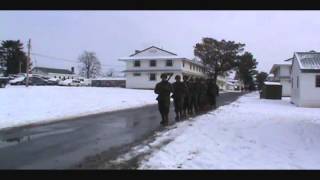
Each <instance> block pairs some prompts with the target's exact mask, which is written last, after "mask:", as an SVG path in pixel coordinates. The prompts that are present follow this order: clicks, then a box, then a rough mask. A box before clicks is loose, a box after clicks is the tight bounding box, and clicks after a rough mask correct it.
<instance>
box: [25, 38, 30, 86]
mask: <svg viewBox="0 0 320 180" xmlns="http://www.w3.org/2000/svg"><path fill="white" fill-rule="evenodd" d="M30 49H31V39H29V41H28V57H27V70H26V73H27V79H26V87H28V86H29V64H30Z"/></svg>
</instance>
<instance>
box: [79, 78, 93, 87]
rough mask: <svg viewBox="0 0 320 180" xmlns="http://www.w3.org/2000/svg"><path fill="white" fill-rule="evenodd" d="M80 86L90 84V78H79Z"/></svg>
mask: <svg viewBox="0 0 320 180" xmlns="http://www.w3.org/2000/svg"><path fill="white" fill-rule="evenodd" d="M80 85H81V86H91V79H80Z"/></svg>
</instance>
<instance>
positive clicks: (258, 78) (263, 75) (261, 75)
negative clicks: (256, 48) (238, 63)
mask: <svg viewBox="0 0 320 180" xmlns="http://www.w3.org/2000/svg"><path fill="white" fill-rule="evenodd" d="M267 77H268V73H266V72H263V71H261V72H259V73H257V75H256V81H257V84H258V89H259V90H260V89H261V88H262V86H263V83H264V82H265V81H266V79H267Z"/></svg>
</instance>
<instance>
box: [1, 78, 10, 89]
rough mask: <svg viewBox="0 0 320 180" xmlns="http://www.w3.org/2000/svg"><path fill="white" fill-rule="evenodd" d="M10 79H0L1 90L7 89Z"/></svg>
mask: <svg viewBox="0 0 320 180" xmlns="http://www.w3.org/2000/svg"><path fill="white" fill-rule="evenodd" d="M8 81H9V78H7V77H0V88H5V87H6V85H7V84H8Z"/></svg>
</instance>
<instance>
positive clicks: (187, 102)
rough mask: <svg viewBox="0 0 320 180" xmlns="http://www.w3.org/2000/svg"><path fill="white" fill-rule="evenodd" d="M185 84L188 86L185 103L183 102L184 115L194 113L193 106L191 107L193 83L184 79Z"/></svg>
mask: <svg viewBox="0 0 320 180" xmlns="http://www.w3.org/2000/svg"><path fill="white" fill-rule="evenodd" d="M183 84H184V85H185V87H186V94H185V97H184V102H183V103H184V104H183V113H184V116H187V114H191V113H192V107H191V98H192V97H191V89H190V87H191V83H190V82H188V81H183Z"/></svg>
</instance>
